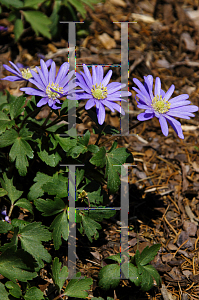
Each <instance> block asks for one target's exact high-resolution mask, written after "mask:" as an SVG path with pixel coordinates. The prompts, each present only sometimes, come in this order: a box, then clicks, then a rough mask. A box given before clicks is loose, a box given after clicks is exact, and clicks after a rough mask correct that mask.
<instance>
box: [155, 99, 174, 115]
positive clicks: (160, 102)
mask: <svg viewBox="0 0 199 300" xmlns="http://www.w3.org/2000/svg"><path fill="white" fill-rule="evenodd" d="M151 105H152V107H153V109H154V110H155V111H157V112H158V113H160V114H164V113H166V112H167V111H169V109H170V106H171V104H170V103H169V101H167V100H165V99H164V98H163V99H162V96H159V95H156V96H155V97H154V98H153V100H152V104H151Z"/></svg>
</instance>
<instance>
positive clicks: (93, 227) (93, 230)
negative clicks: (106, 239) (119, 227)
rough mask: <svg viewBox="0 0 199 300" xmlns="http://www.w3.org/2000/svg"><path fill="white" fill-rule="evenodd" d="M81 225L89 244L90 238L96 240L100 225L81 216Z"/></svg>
mask: <svg viewBox="0 0 199 300" xmlns="http://www.w3.org/2000/svg"><path fill="white" fill-rule="evenodd" d="M82 225H83V228H84V232H85V234H86V235H87V237H88V239H89V241H90V242H92V241H93V240H92V236H93V237H94V238H95V239H97V238H98V237H99V233H98V231H97V229H101V228H102V227H101V225H100V224H99V223H97V222H95V221H94V220H93V219H91V218H89V217H86V216H84V215H82Z"/></svg>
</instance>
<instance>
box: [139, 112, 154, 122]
mask: <svg viewBox="0 0 199 300" xmlns="http://www.w3.org/2000/svg"><path fill="white" fill-rule="evenodd" d="M154 117H155V114H154V112H151V113H145V112H143V113H141V114H139V115H138V116H137V119H138V120H139V121H146V120H150V119H152V118H154Z"/></svg>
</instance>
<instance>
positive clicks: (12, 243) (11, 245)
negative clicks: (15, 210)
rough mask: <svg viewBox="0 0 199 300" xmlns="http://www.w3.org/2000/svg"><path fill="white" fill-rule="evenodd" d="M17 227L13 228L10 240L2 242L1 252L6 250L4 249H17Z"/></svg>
mask: <svg viewBox="0 0 199 300" xmlns="http://www.w3.org/2000/svg"><path fill="white" fill-rule="evenodd" d="M18 231H19V229H18V228H14V234H13V237H12V238H11V240H10V243H7V244H4V245H3V246H2V247H0V250H1V252H6V251H8V250H9V251H11V250H12V251H14V252H15V251H16V250H17V243H18V237H17V234H18Z"/></svg>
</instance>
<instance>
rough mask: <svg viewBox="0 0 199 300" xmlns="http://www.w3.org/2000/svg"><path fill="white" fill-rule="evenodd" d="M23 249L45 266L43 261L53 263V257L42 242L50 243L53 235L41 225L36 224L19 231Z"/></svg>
mask: <svg viewBox="0 0 199 300" xmlns="http://www.w3.org/2000/svg"><path fill="white" fill-rule="evenodd" d="M19 239H20V241H21V247H22V248H23V249H24V250H25V251H27V252H28V253H30V254H31V255H32V256H33V257H34V258H35V260H37V261H38V262H39V264H40V265H42V266H43V263H42V260H45V261H46V262H51V259H52V258H51V255H50V254H49V253H48V251H47V250H46V248H44V246H43V245H42V241H49V240H50V239H51V233H50V232H49V231H48V230H47V228H45V227H44V226H43V225H41V223H39V222H34V223H31V224H28V225H26V226H24V227H23V228H22V229H20V231H19Z"/></svg>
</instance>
